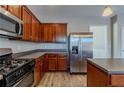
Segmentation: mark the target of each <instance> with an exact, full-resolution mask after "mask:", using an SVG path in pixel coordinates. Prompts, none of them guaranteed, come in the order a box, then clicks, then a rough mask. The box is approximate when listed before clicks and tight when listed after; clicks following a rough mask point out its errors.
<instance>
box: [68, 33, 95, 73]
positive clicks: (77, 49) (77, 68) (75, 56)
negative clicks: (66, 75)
mask: <svg viewBox="0 0 124 93" xmlns="http://www.w3.org/2000/svg"><path fill="white" fill-rule="evenodd" d="M87 58H93V34H92V33H90V32H88V33H71V34H70V35H69V61H70V73H86V72H87V61H86V59H87Z"/></svg>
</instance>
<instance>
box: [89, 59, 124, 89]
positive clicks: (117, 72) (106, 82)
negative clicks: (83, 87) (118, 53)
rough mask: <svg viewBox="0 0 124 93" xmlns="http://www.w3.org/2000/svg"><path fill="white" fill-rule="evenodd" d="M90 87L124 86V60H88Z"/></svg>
mask: <svg viewBox="0 0 124 93" xmlns="http://www.w3.org/2000/svg"><path fill="white" fill-rule="evenodd" d="M87 62H88V63H87V86H88V87H111V86H114V87H119V86H124V59H88V60H87Z"/></svg>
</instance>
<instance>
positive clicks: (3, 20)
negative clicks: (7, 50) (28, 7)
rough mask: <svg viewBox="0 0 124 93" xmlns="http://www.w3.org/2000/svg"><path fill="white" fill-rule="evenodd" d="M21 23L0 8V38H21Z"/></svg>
mask: <svg viewBox="0 0 124 93" xmlns="http://www.w3.org/2000/svg"><path fill="white" fill-rule="evenodd" d="M22 35H23V21H22V20H20V19H19V18H17V17H16V16H14V15H13V14H11V13H9V12H8V11H6V10H5V9H3V8H2V7H0V37H7V38H8V37H13V38H19V37H20V38H21V37H22Z"/></svg>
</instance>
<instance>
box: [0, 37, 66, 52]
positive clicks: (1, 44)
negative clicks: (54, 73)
mask: <svg viewBox="0 0 124 93" xmlns="http://www.w3.org/2000/svg"><path fill="white" fill-rule="evenodd" d="M0 48H12V50H13V53H18V52H24V51H29V50H35V49H67V45H66V44H55V43H34V42H26V41H17V40H8V39H4V38H0Z"/></svg>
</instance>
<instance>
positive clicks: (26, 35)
mask: <svg viewBox="0 0 124 93" xmlns="http://www.w3.org/2000/svg"><path fill="white" fill-rule="evenodd" d="M22 20H23V22H24V23H23V40H31V38H32V37H31V35H32V33H31V31H32V28H31V23H32V15H31V13H30V11H29V10H28V9H27V7H24V6H23V8H22Z"/></svg>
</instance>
